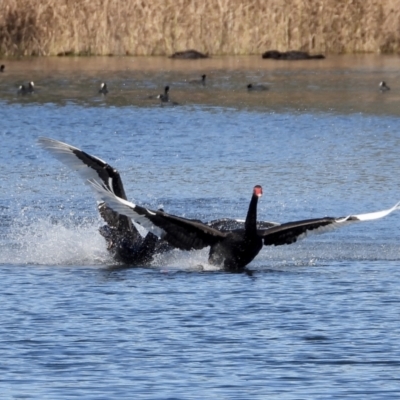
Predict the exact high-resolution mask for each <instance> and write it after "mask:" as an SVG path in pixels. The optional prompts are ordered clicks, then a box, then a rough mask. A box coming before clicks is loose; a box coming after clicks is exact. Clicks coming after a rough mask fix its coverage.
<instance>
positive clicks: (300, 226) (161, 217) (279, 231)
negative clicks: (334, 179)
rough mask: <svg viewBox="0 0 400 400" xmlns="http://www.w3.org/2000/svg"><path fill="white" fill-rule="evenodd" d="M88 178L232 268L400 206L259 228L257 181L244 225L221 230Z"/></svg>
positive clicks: (167, 234) (116, 205) (153, 226)
mask: <svg viewBox="0 0 400 400" xmlns="http://www.w3.org/2000/svg"><path fill="white" fill-rule="evenodd" d="M89 182H90V184H91V185H92V187H93V189H94V190H95V192H96V194H97V196H98V197H99V198H100V199H101V200H102V201H104V202H105V203H106V204H107V206H109V207H110V208H112V209H113V210H114V211H115V212H118V213H121V214H125V215H126V216H128V217H130V218H132V219H133V220H134V221H136V222H137V223H139V224H141V225H142V226H143V227H144V228H146V229H147V230H149V231H151V232H153V233H154V234H155V235H157V236H158V237H160V238H161V239H164V240H166V241H167V242H168V243H169V244H170V245H172V246H174V247H177V248H179V249H181V250H199V249H202V248H204V247H208V246H210V252H209V262H210V264H214V265H221V266H222V267H223V268H224V269H225V270H227V271H231V272H242V271H244V270H245V267H246V265H247V264H249V263H250V262H251V261H252V260H253V259H254V257H256V256H257V254H258V253H259V251H260V250H261V248H262V246H263V244H264V245H266V246H271V245H274V246H279V245H284V244H291V243H294V242H296V241H297V240H298V239H301V238H302V237H305V236H307V235H309V234H310V233H323V232H326V231H329V230H333V229H335V228H339V227H341V226H345V225H347V224H350V223H354V222H358V221H369V220H373V219H378V218H382V217H384V216H386V215H388V214H390V213H391V212H392V211H394V210H396V209H399V208H400V202H399V203H397V204H396V205H395V206H394V207H392V208H391V209H389V210H384V211H378V212H375V213H370V214H360V215H349V216H347V217H341V218H332V217H324V218H316V219H309V220H303V221H295V222H288V223H285V224H282V225H276V226H272V227H267V228H264V229H259V228H258V227H257V224H256V221H257V203H258V198H259V197H260V196H261V195H262V188H261V186H258V185H257V186H255V187H254V189H253V195H252V197H251V201H250V205H249V209H248V212H247V217H246V221H245V224H244V228H242V229H232V230H221V229H217V228H215V227H211V226H209V225H207V224H204V223H202V222H201V221H198V220H193V219H187V218H182V217H178V216H175V215H171V214H167V213H166V212H164V211H162V210H158V211H154V210H149V209H146V208H144V207H141V206H138V205H136V204H133V203H130V202H128V201H126V200H125V199H121V198H119V197H118V196H116V195H115V194H114V193H113V192H111V191H110V190H109V189H108V187H107V186H105V185H102V184H101V183H99V182H97V181H94V180H90V181H89Z"/></svg>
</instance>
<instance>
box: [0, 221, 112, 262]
mask: <svg viewBox="0 0 400 400" xmlns="http://www.w3.org/2000/svg"><path fill="white" fill-rule="evenodd" d="M98 227H99V224H98V223H95V222H87V223H84V224H82V225H79V226H76V224H74V223H72V222H71V221H62V222H59V221H58V222H56V223H55V222H53V221H51V219H50V218H44V219H38V220H34V221H30V222H28V223H27V222H26V221H23V222H21V221H16V222H14V224H13V225H12V226H11V228H10V230H9V232H8V233H7V234H6V238H5V241H3V240H2V241H1V244H0V246H1V251H0V263H1V264H39V265H92V264H99V263H100V264H104V263H109V262H110V261H111V258H110V256H109V254H108V252H107V249H106V243H105V240H104V238H103V237H102V236H101V235H100V234H99V232H98Z"/></svg>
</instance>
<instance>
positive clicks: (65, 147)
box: [38, 137, 140, 236]
mask: <svg viewBox="0 0 400 400" xmlns="http://www.w3.org/2000/svg"><path fill="white" fill-rule="evenodd" d="M38 142H39V145H40V146H41V147H42V148H44V149H45V150H47V151H48V152H50V154H51V155H53V156H54V157H55V158H57V159H58V160H59V161H61V162H62V163H64V164H65V165H66V166H68V167H69V168H71V169H72V170H73V171H76V172H77V173H78V174H79V175H80V176H81V177H82V178H83V179H84V181H85V183H87V180H88V179H97V180H99V179H100V180H101V181H102V182H103V184H104V185H106V186H107V187H108V188H109V189H110V190H112V191H113V192H114V193H115V194H116V195H117V196H118V197H121V198H123V199H125V200H126V199H127V197H126V194H125V190H124V185H123V184H122V180H121V177H120V175H119V172H118V171H117V170H116V169H115V168H113V167H112V166H111V165H109V164H107V163H106V162H105V161H103V160H102V159H101V158H99V157H96V156H92V155H90V154H88V153H86V152H84V151H83V150H81V149H78V148H77V147H74V146H71V145H69V144H67V143H64V142H60V141H58V140H55V139H50V138H46V137H40V138H39V139H38ZM98 209H99V213H100V215H101V216H102V218H103V219H104V220H105V221H106V223H107V224H108V225H110V226H112V227H115V228H117V229H118V231H119V232H120V233H121V234H126V233H127V232H129V234H130V235H135V236H140V235H139V233H138V232H137V230H136V228H134V227H133V225H132V222H131V220H130V219H129V218H127V217H126V216H124V215H119V214H118V213H115V212H114V211H112V210H111V209H110V208H108V207H106V206H105V205H104V203H101V204H99V205H98Z"/></svg>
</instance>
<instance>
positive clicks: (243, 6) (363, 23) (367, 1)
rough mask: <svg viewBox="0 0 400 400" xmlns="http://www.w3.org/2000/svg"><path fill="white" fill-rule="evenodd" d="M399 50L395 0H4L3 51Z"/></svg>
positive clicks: (0, 6)
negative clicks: (193, 49) (192, 49)
mask: <svg viewBox="0 0 400 400" xmlns="http://www.w3.org/2000/svg"><path fill="white" fill-rule="evenodd" d="M191 48H195V49H196V50H198V51H201V52H204V53H209V54H213V55H222V54H232V55H235V54H261V53H262V52H264V51H266V50H270V49H276V50H280V51H287V50H303V51H308V52H310V53H325V54H326V53H354V52H373V53H393V52H399V50H400V0H246V1H245V2H243V1H242V0H153V1H146V0H124V1H121V0H2V1H0V54H2V55H5V56H25V55H56V54H60V53H63V54H79V55H86V54H87V55H89V54H96V55H107V54H115V55H125V54H130V55H146V56H147V55H170V54H172V53H173V52H175V51H180V50H186V49H191Z"/></svg>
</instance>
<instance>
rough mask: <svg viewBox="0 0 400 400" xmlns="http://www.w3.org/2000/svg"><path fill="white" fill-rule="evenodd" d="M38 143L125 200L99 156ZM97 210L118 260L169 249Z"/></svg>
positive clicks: (142, 260) (221, 223)
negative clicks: (104, 223)
mask: <svg viewBox="0 0 400 400" xmlns="http://www.w3.org/2000/svg"><path fill="white" fill-rule="evenodd" d="M38 144H39V146H40V147H42V148H43V149H45V150H46V151H48V152H49V153H50V154H51V155H52V156H53V157H55V158H56V159H57V160H59V161H61V162H62V163H63V164H65V165H66V166H68V167H69V168H70V169H72V170H73V171H75V172H77V173H78V174H79V175H80V177H81V178H82V179H83V180H84V181H85V183H87V182H88V179H95V180H97V181H101V182H102V184H103V185H105V186H106V187H107V189H108V190H110V191H111V192H112V193H114V194H115V195H116V196H118V197H119V198H121V199H124V200H127V196H126V193H125V189H124V185H123V183H122V179H121V176H120V173H119V172H118V170H117V169H115V168H114V167H112V166H111V165H110V164H108V163H107V162H105V161H103V160H102V159H101V158H99V157H96V156H94V155H91V154H88V153H86V152H85V151H83V150H81V149H79V148H77V147H74V146H71V145H70V144H67V143H64V142H61V141H59V140H55V139H51V138H46V137H39V139H38ZM98 211H99V213H100V215H101V217H102V218H103V220H104V221H105V222H106V224H107V225H104V226H102V227H100V229H99V232H100V234H101V235H102V236H103V237H104V238H105V240H106V243H107V249H108V251H109V252H110V253H111V254H112V256H113V257H114V258H115V259H116V260H117V261H119V262H123V263H126V264H129V265H143V264H147V263H149V262H151V261H152V260H153V257H154V255H156V254H161V253H164V252H166V251H168V250H170V249H171V246H170V245H168V243H167V242H165V241H164V240H159V238H158V237H157V236H156V235H154V234H153V233H152V232H148V233H147V234H146V235H145V237H142V235H141V234H140V233H139V231H138V230H137V228H136V226H135V225H134V224H132V221H131V219H130V218H129V217H127V216H125V215H124V214H121V213H118V212H115V211H113V210H112V209H111V208H110V207H108V206H107V205H106V204H105V203H104V202H100V203H99V204H98ZM243 223H244V222H243V221H241V220H235V219H229V218H221V219H217V220H213V221H210V222H207V224H209V226H211V227H215V228H217V229H221V230H227V229H238V228H241V227H243ZM275 225H276V223H273V222H267V221H262V222H260V225H259V226H260V227H264V228H265V227H269V226H275Z"/></svg>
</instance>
